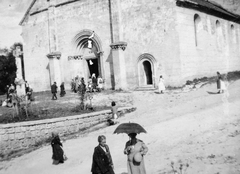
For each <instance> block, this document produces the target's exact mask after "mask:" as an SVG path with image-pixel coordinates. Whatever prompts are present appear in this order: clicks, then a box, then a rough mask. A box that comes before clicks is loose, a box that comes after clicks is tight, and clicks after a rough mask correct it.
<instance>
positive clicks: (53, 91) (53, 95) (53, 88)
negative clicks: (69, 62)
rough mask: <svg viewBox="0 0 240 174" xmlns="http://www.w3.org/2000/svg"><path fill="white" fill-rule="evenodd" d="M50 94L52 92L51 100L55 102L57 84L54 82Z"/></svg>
mask: <svg viewBox="0 0 240 174" xmlns="http://www.w3.org/2000/svg"><path fill="white" fill-rule="evenodd" d="M51 92H52V100H57V95H56V94H57V83H56V82H54V83H53V85H52V86H51Z"/></svg>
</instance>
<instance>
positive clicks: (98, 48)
mask: <svg viewBox="0 0 240 174" xmlns="http://www.w3.org/2000/svg"><path fill="white" fill-rule="evenodd" d="M92 33H93V31H92V30H89V29H84V30H81V31H79V32H78V33H77V34H76V35H75V36H74V38H73V39H72V43H73V45H74V46H75V48H76V49H77V50H79V52H80V54H81V56H82V58H83V60H85V61H86V62H85V66H86V67H87V68H86V69H87V70H88V71H87V72H86V74H87V75H86V76H91V75H92V74H93V73H95V74H96V75H97V76H101V77H103V78H104V72H103V70H104V69H103V60H102V54H103V50H102V42H101V40H100V37H99V36H98V35H97V33H95V32H94V37H92V38H91V39H89V37H90V36H91V35H92ZM89 40H91V44H92V46H91V48H89V47H88V43H89ZM86 54H87V55H86Z"/></svg>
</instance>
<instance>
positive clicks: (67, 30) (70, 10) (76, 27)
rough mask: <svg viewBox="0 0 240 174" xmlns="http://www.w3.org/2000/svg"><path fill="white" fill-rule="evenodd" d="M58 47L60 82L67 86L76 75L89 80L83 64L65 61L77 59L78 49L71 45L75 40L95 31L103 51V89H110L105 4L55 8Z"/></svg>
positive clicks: (105, 0) (81, 3)
mask: <svg viewBox="0 0 240 174" xmlns="http://www.w3.org/2000/svg"><path fill="white" fill-rule="evenodd" d="M56 10H57V14H56V25H57V45H58V50H59V51H60V52H61V53H62V56H61V68H62V69H61V70H62V72H63V73H62V74H63V80H64V81H65V82H66V83H67V84H69V83H70V81H71V79H72V78H73V77H76V76H77V75H79V76H82V77H85V79H86V78H87V77H88V76H87V74H88V68H87V65H86V60H84V59H82V60H68V56H74V55H80V54H81V53H80V49H79V47H77V45H76V43H75V42H74V37H75V36H76V35H77V34H78V33H79V32H81V31H83V30H89V31H94V32H95V34H96V35H97V36H98V37H99V38H100V43H99V44H101V47H102V51H103V55H102V57H101V64H102V66H103V70H102V73H103V78H104V79H107V80H106V84H105V86H106V87H107V88H109V86H111V84H110V80H109V79H111V71H110V63H111V59H109V56H110V46H109V45H110V44H111V40H110V38H111V36H110V22H109V5H108V0H102V1H96V0H88V1H76V2H74V3H70V4H67V5H64V6H60V7H57V8H56Z"/></svg>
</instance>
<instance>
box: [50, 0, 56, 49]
mask: <svg viewBox="0 0 240 174" xmlns="http://www.w3.org/2000/svg"><path fill="white" fill-rule="evenodd" d="M55 4H56V1H55V0H49V6H48V39H49V40H48V41H49V52H50V53H51V52H54V51H57V40H56V39H57V35H56V32H57V28H56V27H57V26H56V17H55V13H56V9H55Z"/></svg>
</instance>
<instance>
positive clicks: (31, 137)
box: [0, 107, 136, 155]
mask: <svg viewBox="0 0 240 174" xmlns="http://www.w3.org/2000/svg"><path fill="white" fill-rule="evenodd" d="M135 109H136V108H135V107H123V108H119V110H118V113H119V115H120V117H121V116H123V115H124V114H126V113H129V112H132V111H134V110H135ZM111 114H112V113H111V111H108V110H107V111H99V112H94V113H90V114H82V115H77V116H68V117H62V118H54V119H45V120H39V121H29V122H21V123H11V124H6V125H4V124H2V125H0V152H1V155H3V154H8V153H9V152H11V151H17V150H21V149H26V148H29V147H32V146H36V145H38V144H39V143H41V142H44V141H46V140H47V139H49V138H51V135H52V132H58V133H59V135H60V136H62V135H69V134H73V133H81V131H83V130H86V129H88V128H90V127H92V126H94V125H96V124H98V123H102V122H106V120H107V119H108V118H110V117H111Z"/></svg>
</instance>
